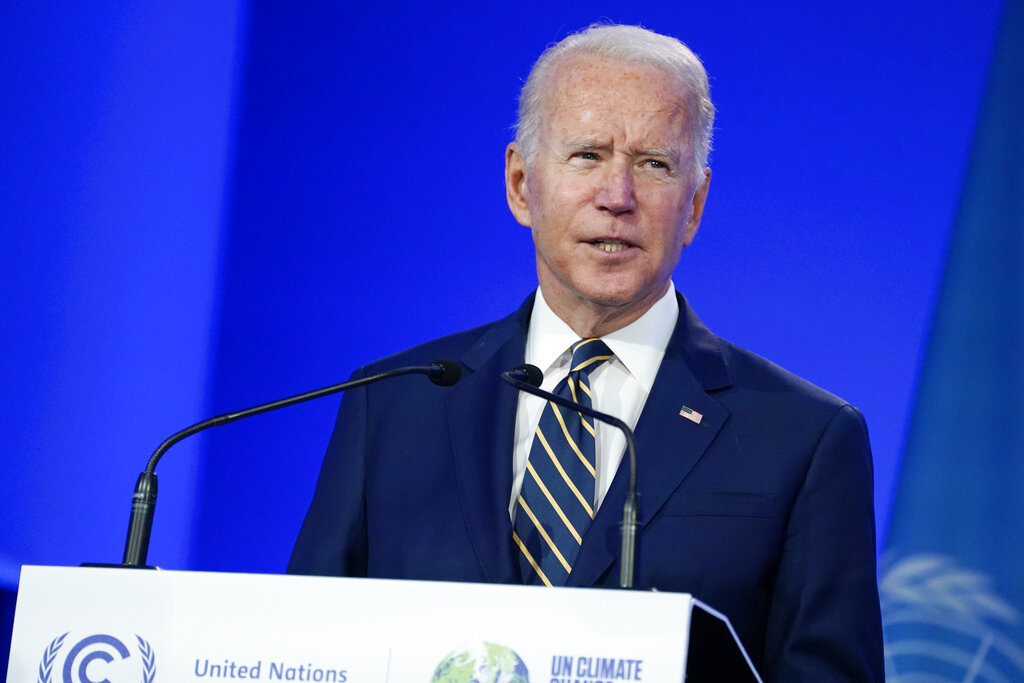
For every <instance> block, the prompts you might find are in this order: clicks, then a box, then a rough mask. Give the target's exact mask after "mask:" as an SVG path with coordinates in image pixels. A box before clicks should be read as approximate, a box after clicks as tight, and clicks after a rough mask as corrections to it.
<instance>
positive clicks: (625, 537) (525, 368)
mask: <svg viewBox="0 0 1024 683" xmlns="http://www.w3.org/2000/svg"><path fill="white" fill-rule="evenodd" d="M501 378H502V379H503V380H505V381H506V382H508V383H509V384H511V385H512V386H513V387H515V388H516V389H519V390H520V391H525V392H526V393H528V394H533V395H534V396H539V397H540V398H543V399H546V400H548V401H553V402H555V403H557V404H558V405H560V406H562V407H564V408H568V409H570V410H575V411H578V412H581V413H583V414H584V415H589V416H590V417H593V418H595V419H597V420H601V421H602V422H606V423H608V424H610V425H613V426H615V427H618V428H619V430H621V431H622V433H623V434H625V435H626V450H627V452H628V453H629V488H628V489H627V490H626V500H625V502H624V503H623V505H622V522H621V525H620V536H619V588H633V587H634V586H635V584H636V526H637V521H636V518H637V499H636V442H635V440H634V439H633V430H632V429H630V428H629V425H627V424H626V423H625V422H623V421H622V420H620V419H619V418H617V417H614V416H612V415H608V414H607V413H602V412H600V411H597V410H594V409H593V408H590V407H588V406H585V405H582V404H580V403H576V402H575V401H570V400H569V399H567V398H564V397H562V396H559V395H558V394H553V393H551V392H549V391H544V390H543V389H541V388H540V385H541V384H542V383H543V382H544V373H543V372H541V370H540V368H538V367H537V366H536V365H529V364H524V365H520V366H518V367H516V368H515V369H514V370H510V371H508V372H503V373H501Z"/></svg>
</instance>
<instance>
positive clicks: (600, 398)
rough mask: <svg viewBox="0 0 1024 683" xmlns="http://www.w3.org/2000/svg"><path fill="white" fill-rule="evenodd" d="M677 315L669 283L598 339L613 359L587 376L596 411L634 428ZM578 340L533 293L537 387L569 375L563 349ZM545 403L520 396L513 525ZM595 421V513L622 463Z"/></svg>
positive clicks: (616, 436) (620, 443) (531, 338)
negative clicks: (631, 316)
mask: <svg viewBox="0 0 1024 683" xmlns="http://www.w3.org/2000/svg"><path fill="white" fill-rule="evenodd" d="M678 317H679V302H678V301H676V290H675V286H674V285H671V283H670V286H669V288H668V291H667V292H665V295H664V296H662V297H661V298H660V299H658V301H657V302H655V304H654V305H653V306H651V308H650V309H649V310H648V311H647V312H646V313H644V314H643V315H642V316H641V317H640V318H639V319H637V320H636V321H634V322H633V323H631V324H629V325H627V326H626V327H623V328H622V329H621V330H616V331H615V332H612V333H611V334H608V335H605V336H604V337H601V339H602V340H603V341H604V343H605V344H607V345H608V348H609V349H611V351H612V353H614V354H615V356H614V358H611V359H609V360H608V361H606V362H604V363H601V365H600V366H598V367H597V368H596V369H595V370H594V371H593V372H591V373H590V387H591V389H592V390H593V395H594V398H593V405H594V409H595V410H599V411H601V412H602V413H608V414H609V415H613V416H614V417H617V418H619V419H620V420H622V421H623V422H625V423H626V424H627V425H629V427H630V429H635V428H636V423H637V420H639V419H640V413H641V412H642V411H643V409H644V403H646V402H647V396H648V395H649V394H650V393H651V387H652V386H653V385H654V378H655V376H656V375H657V374H658V367H659V366H660V365H661V359H662V357H664V355H665V347H667V346H668V341H669V339H670V338H671V337H672V331H673V330H674V329H675V326H676V319H677V318H678ZM577 341H579V337H578V336H577V335H576V333H575V332H573V331H572V330H571V329H570V328H569V326H568V325H566V324H565V322H563V321H562V319H561V318H559V317H558V316H556V315H555V314H554V312H553V311H552V310H551V308H550V307H549V306H548V304H547V302H546V301H545V300H544V296H543V293H542V292H541V291H540V289H538V290H537V296H536V299H535V301H534V304H533V313H532V314H531V316H530V328H529V330H528V332H527V335H526V362H527V363H529V364H530V365H536V366H537V367H538V368H540V369H541V371H542V372H543V373H544V384H543V385H541V388H542V389H545V390H547V391H554V389H555V385H556V384H558V383H559V382H560V381H561V380H562V379H564V378H565V376H566V375H567V374H569V361H570V360H571V358H572V355H571V354H570V353H569V351H568V349H569V347H570V346H572V345H573V344H575V343H576V342H577ZM545 403H546V402H545V401H544V399H542V398H538V397H537V396H533V395H532V394H528V393H526V392H525V391H521V392H519V405H518V407H517V409H516V428H515V447H514V449H513V462H512V468H513V469H512V476H513V479H512V492H511V498H510V499H509V505H508V510H509V516H510V517H511V518H512V521H513V522H515V514H516V509H517V506H516V504H515V503H516V498H518V497H519V489H520V488H521V487H522V485H523V474H524V473H525V472H526V460H527V459H528V458H529V455H530V446H531V445H532V444H533V435H534V432H536V431H537V425H538V424H540V416H541V413H542V412H543V411H544V405H545ZM595 422H596V425H595V426H596V429H595V431H596V433H597V435H596V449H595V452H596V454H597V483H596V485H595V487H594V510H595V511H596V510H597V508H598V506H600V505H601V501H602V500H604V496H605V494H606V493H607V492H608V487H609V486H611V483H612V479H613V478H614V477H615V471H616V470H617V469H618V467H619V462H620V461H621V460H622V455H623V452H624V451H625V448H626V437H625V436H624V435H623V433H622V432H621V431H620V430H619V429H617V428H615V427H613V426H611V425H608V424H605V423H603V422H601V421H599V420H595Z"/></svg>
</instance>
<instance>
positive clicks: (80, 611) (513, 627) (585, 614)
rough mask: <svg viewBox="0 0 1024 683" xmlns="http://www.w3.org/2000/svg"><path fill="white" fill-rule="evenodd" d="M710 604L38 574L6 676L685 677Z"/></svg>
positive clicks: (548, 680) (572, 681)
mask: <svg viewBox="0 0 1024 683" xmlns="http://www.w3.org/2000/svg"><path fill="white" fill-rule="evenodd" d="M695 604H697V605H699V603H697V601H695V600H693V599H692V598H691V597H690V596H689V595H685V594H672V593H646V592H638V591H615V590H588V589H574V588H542V587H531V586H499V585H483V584H459V583H435V582H421V581H385V580H378V579H338V578H320V577H305V576H270V575H256V574H216V573H204V572H177V571H152V570H141V569H100V568H60V567H25V568H23V570H22V575H21V584H20V588H19V591H18V604H17V610H16V613H15V622H14V634H13V641H12V646H11V661H10V667H9V670H8V675H7V681H8V683H26V682H34V683H104V682H106V683H139V682H140V681H141V682H142V683H187V682H190V681H205V680H259V681H313V682H315V683H325V682H326V683H342V682H344V683H369V682H373V683H386V682H388V683H413V682H418V681H423V682H429V681H444V682H450V683H455V682H463V681H464V682H467V683H468V682H470V681H481V682H485V681H486V682H488V683H498V682H499V681H500V682H502V683H526V682H528V681H530V682H532V683H619V682H622V681H648V682H654V683H662V682H666V681H668V682H672V681H682V680H683V678H684V669H685V659H686V654H685V653H686V651H687V646H688V637H689V630H690V616H691V612H692V610H693V606H694V605H695ZM712 614H714V613H713V612H712ZM716 616H717V615H716ZM724 623H725V624H726V626H727V622H724ZM730 630H731V627H730ZM743 657H744V658H745V655H743ZM754 677H755V678H756V674H755V675H754Z"/></svg>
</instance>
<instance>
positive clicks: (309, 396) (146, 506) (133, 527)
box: [121, 358, 462, 567]
mask: <svg viewBox="0 0 1024 683" xmlns="http://www.w3.org/2000/svg"><path fill="white" fill-rule="evenodd" d="M415 374H419V375H426V376H427V378H428V379H429V380H430V381H431V382H433V383H434V384H436V385H438V386H442V387H450V386H451V385H453V384H455V383H456V382H458V381H459V380H460V379H461V378H462V366H461V365H459V363H458V361H454V360H450V359H447V358H444V359H440V360H435V361H434V362H432V363H431V364H430V365H416V366H410V367H404V368H396V369H394V370H387V371H385V372H381V373H378V374H376V375H371V376H369V377H361V378H359V379H354V380H350V381H348V382H341V383H340V384H332V385H331V386H329V387H323V388H322V389H315V390H313V391H307V392H306V393H304V394H296V395H295V396H290V397H288V398H282V399H278V400H277V401H271V402H270V403H263V404H260V405H258V406H253V407H252V408H246V409H245V410H239V411H237V412H234V413H225V414H224V415H218V416H216V417H211V418H209V419H207V420H203V421H202V422H197V423H196V424H194V425H192V426H191V427H186V428H185V429H183V430H181V431H180V432H176V433H175V434H172V435H171V436H170V437H168V438H167V439H166V440H165V441H164V442H163V443H162V444H160V446H159V447H158V448H157V449H156V451H154V452H153V455H152V456H150V458H149V463H148V464H147V465H146V469H145V470H144V471H143V472H142V474H140V475H139V478H138V481H137V482H136V483H135V494H134V495H133V496H132V513H131V517H130V518H129V520H128V539H127V541H125V546H124V559H123V560H122V561H121V566H124V567H143V566H145V564H146V555H147V553H148V552H149V536H150V532H151V531H152V529H153V512H154V510H155V509H156V474H155V470H156V464H157V463H158V462H160V458H161V457H163V454H164V453H165V452H167V449H168V448H170V447H171V446H173V445H174V444H176V443H178V442H179V441H181V440H182V439H185V438H187V437H189V436H192V435H193V434H196V433H198V432H201V431H203V430H204V429H209V428H210V427H219V426H221V425H226V424H228V423H229V422H234V421H235V420H241V419H243V418H246V417H252V416H253V415H259V414H260V413H267V412H270V411H271V410H277V409H278V408H286V407H288V406H293V405H295V404H296V403H302V402H304V401H311V400H313V399H315V398H321V397H323V396H329V395H331V394H336V393H338V392H340V391H347V390H348V389H355V388H356V387H361V386H364V385H367V384H373V383H374V382H378V381H380V380H382V379H388V378H390V377H398V376H400V375H415Z"/></svg>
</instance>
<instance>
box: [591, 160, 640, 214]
mask: <svg viewBox="0 0 1024 683" xmlns="http://www.w3.org/2000/svg"><path fill="white" fill-rule="evenodd" d="M635 190H636V187H635V186H634V181H633V169H632V166H631V165H630V163H629V162H628V161H625V160H623V159H617V160H616V161H615V162H614V163H611V164H609V165H608V167H607V168H606V170H605V173H604V175H603V177H602V178H601V187H600V188H599V189H598V192H597V195H596V196H595V197H594V200H595V203H596V204H597V208H598V210H600V211H608V212H609V213H611V214H612V215H615V216H618V215H621V214H630V213H633V211H635V210H636V193H635Z"/></svg>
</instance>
